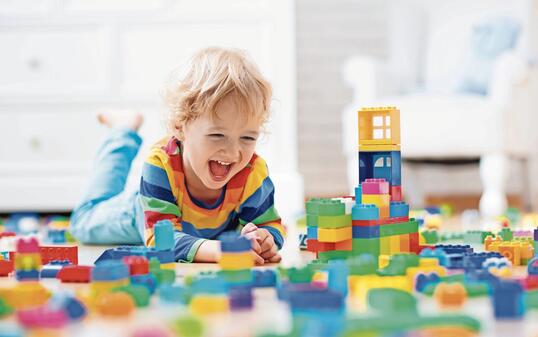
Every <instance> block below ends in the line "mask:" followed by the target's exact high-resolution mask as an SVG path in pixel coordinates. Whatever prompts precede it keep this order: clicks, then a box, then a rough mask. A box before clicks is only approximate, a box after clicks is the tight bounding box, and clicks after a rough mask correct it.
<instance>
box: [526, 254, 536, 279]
mask: <svg viewBox="0 0 538 337" xmlns="http://www.w3.org/2000/svg"><path fill="white" fill-rule="evenodd" d="M527 273H528V274H529V275H538V257H535V258H533V259H531V260H530V261H529V263H528V264H527Z"/></svg>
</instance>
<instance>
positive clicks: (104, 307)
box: [95, 292, 135, 317]
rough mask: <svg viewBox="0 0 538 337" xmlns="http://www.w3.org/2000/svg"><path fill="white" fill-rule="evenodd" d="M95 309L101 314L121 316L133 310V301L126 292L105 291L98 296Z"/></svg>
mask: <svg viewBox="0 0 538 337" xmlns="http://www.w3.org/2000/svg"><path fill="white" fill-rule="evenodd" d="M95 309H96V310H97V311H98V312H99V313H100V314H101V315H103V316H109V317H123V316H127V315H129V314H131V313H132V312H133V311H134V310H135V303H134V301H133V298H132V297H131V296H129V295H127V294H126V293H123V292H117V293H106V294H103V295H101V296H99V298H98V299H97V304H96V306H95Z"/></svg>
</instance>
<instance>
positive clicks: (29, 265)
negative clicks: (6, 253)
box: [15, 253, 41, 271]
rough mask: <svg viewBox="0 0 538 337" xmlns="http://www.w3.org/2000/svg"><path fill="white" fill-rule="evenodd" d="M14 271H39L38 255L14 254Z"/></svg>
mask: <svg viewBox="0 0 538 337" xmlns="http://www.w3.org/2000/svg"><path fill="white" fill-rule="evenodd" d="M15 269H16V270H27V271H30V270H38V269H41V255H39V253H16V254H15Z"/></svg>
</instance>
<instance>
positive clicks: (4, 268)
mask: <svg viewBox="0 0 538 337" xmlns="http://www.w3.org/2000/svg"><path fill="white" fill-rule="evenodd" d="M13 270H14V265H13V260H4V259H3V258H0V276H8V275H9V274H10V273H11V272H13Z"/></svg>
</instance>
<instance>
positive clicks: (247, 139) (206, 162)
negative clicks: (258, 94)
mask: <svg viewBox="0 0 538 337" xmlns="http://www.w3.org/2000/svg"><path fill="white" fill-rule="evenodd" d="M217 116H218V117H217V118H212V116H211V114H210V113H205V114H202V115H201V116H200V117H198V118H197V119H195V120H193V121H190V122H188V123H187V124H186V125H185V127H184V132H183V134H184V139H183V164H184V166H185V174H186V177H187V181H188V184H189V187H190V188H192V187H195V188H198V190H199V189H203V188H204V187H205V188H208V189H212V190H216V189H221V188H222V187H223V186H224V185H226V183H228V181H230V179H231V178H232V177H233V176H234V175H236V174H237V173H238V172H239V171H241V170H242V169H243V168H244V167H245V166H246V165H247V164H248V162H249V161H250V159H251V158H252V155H253V154H254V149H255V146H256V141H257V139H258V136H259V131H260V127H261V122H260V121H258V120H256V119H255V118H250V119H247V118H246V117H245V116H243V115H242V114H241V113H240V112H238V111H237V108H236V104H235V102H234V100H233V98H231V97H226V98H224V99H223V100H222V101H221V102H220V104H219V105H218V106H217ZM202 185H203V186H202Z"/></svg>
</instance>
